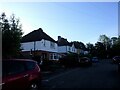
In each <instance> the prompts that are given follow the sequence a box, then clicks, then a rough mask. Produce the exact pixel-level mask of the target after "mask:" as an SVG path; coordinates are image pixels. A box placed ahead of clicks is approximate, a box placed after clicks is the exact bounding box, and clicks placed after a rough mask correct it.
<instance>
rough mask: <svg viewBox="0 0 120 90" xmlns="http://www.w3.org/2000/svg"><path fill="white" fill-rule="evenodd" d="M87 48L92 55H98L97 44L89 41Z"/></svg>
mask: <svg viewBox="0 0 120 90" xmlns="http://www.w3.org/2000/svg"><path fill="white" fill-rule="evenodd" d="M86 48H87V50H88V51H89V53H90V54H91V56H92V57H94V56H96V49H95V46H94V45H93V44H91V43H87V44H86Z"/></svg>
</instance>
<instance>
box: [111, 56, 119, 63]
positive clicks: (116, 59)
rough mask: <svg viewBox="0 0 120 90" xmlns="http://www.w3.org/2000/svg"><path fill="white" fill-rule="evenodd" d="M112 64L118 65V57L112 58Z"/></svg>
mask: <svg viewBox="0 0 120 90" xmlns="http://www.w3.org/2000/svg"><path fill="white" fill-rule="evenodd" d="M112 63H115V64H118V63H120V56H115V57H113V59H112Z"/></svg>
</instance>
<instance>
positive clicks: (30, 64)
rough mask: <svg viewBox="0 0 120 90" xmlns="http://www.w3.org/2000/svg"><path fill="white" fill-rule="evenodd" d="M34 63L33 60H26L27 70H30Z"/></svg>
mask: <svg viewBox="0 0 120 90" xmlns="http://www.w3.org/2000/svg"><path fill="white" fill-rule="evenodd" d="M35 65H36V63H35V62H29V61H28V62H26V66H27V69H28V70H32V69H34V68H35Z"/></svg>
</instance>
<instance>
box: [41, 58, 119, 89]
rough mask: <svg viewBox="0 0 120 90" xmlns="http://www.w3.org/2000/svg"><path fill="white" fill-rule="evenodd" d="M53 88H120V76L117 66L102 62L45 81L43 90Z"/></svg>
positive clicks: (106, 61)
mask: <svg viewBox="0 0 120 90" xmlns="http://www.w3.org/2000/svg"><path fill="white" fill-rule="evenodd" d="M53 88H120V74H119V73H118V72H117V65H114V64H111V63H110V62H109V61H108V60H101V61H100V62H98V63H93V65H92V66H90V67H78V68H74V69H71V70H68V71H66V72H63V73H62V72H61V73H59V74H57V75H53V76H51V77H48V78H46V79H44V80H43V82H42V89H49V90H51V89H53Z"/></svg>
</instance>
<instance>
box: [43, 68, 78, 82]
mask: <svg viewBox="0 0 120 90" xmlns="http://www.w3.org/2000/svg"><path fill="white" fill-rule="evenodd" d="M78 69H79V68H76V69H73V70H70V71H67V72H65V73H62V74H59V75H56V76H53V77H50V78H48V79H46V80H43V81H50V80H52V79H55V78H58V77H61V76H63V75H65V74H68V73H71V72H73V71H77V70H78Z"/></svg>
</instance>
